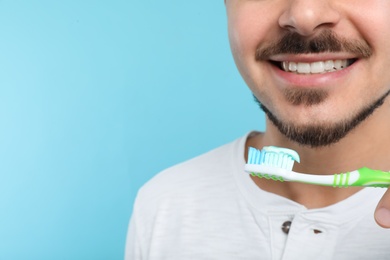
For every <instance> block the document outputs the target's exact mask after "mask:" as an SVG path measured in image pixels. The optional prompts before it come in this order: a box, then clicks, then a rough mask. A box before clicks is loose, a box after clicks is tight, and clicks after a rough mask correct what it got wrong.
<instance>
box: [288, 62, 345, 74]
mask: <svg viewBox="0 0 390 260" xmlns="http://www.w3.org/2000/svg"><path fill="white" fill-rule="evenodd" d="M347 66H348V60H327V61H316V62H312V63H306V62H293V61H283V62H282V68H283V70H285V71H291V72H296V73H302V74H309V73H311V74H316V73H325V72H331V71H336V70H341V69H344V68H346V67H347Z"/></svg>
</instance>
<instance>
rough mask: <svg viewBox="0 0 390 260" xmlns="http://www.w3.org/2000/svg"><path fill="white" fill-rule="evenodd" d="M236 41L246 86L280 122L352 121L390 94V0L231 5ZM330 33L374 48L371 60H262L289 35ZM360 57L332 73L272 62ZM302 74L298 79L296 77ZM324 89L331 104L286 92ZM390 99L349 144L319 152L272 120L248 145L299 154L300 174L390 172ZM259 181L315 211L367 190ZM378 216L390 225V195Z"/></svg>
mask: <svg viewBox="0 0 390 260" xmlns="http://www.w3.org/2000/svg"><path fill="white" fill-rule="evenodd" d="M225 4H226V10H227V17H228V29H229V40H230V45H231V49H232V53H233V56H234V60H235V62H236V65H237V68H238V70H239V71H240V73H241V75H242V77H243V78H244V80H245V82H246V83H247V85H248V86H249V88H250V89H251V91H252V92H253V94H254V95H255V96H256V98H257V99H258V100H259V101H260V102H261V103H262V104H264V105H265V106H266V107H267V108H268V109H269V110H270V111H271V112H272V113H273V114H274V115H275V116H276V117H277V118H278V119H279V120H280V121H282V122H284V123H286V124H293V125H294V126H297V127H301V128H305V127H308V126H328V125H335V124H337V123H339V122H342V121H345V120H349V119H350V118H352V117H353V116H354V115H356V114H357V113H358V112H359V111H361V110H362V109H363V108H364V107H366V106H368V105H370V104H372V103H373V102H375V101H376V100H377V99H379V98H380V97H382V96H383V95H384V94H385V93H387V92H388V91H389V90H390V73H388V69H389V68H390V59H389V57H390V44H389V42H390V30H389V29H388V25H389V24H390V16H389V13H390V1H388V0H372V1H366V0H353V1H351V0H315V1H313V0H226V1H225ZM325 30H328V31H329V30H330V31H332V33H334V34H335V35H336V36H337V37H340V38H341V37H342V38H344V39H346V40H349V41H351V42H355V43H364V44H366V45H367V46H369V48H370V49H371V52H372V54H371V55H370V56H369V57H363V56H362V55H357V54H356V53H352V52H350V51H338V52H323V53H308V54H287V53H279V54H274V55H271V56H270V57H268V60H256V58H255V57H256V50H258V49H259V48H263V47H266V46H268V45H270V44H272V43H274V42H277V41H278V40H279V39H280V38H281V37H282V36H283V35H285V34H286V33H287V32H295V33H297V34H299V35H301V36H303V37H305V38H306V39H310V38H314V37H316V36H318V35H320V34H321V33H323V32H324V31H325ZM351 58H353V59H355V60H356V62H355V63H353V64H352V65H351V66H349V67H348V68H346V69H344V70H341V71H337V72H330V73H324V74H316V75H314V76H313V75H309V74H301V75H296V74H294V73H291V72H282V71H281V70H280V69H279V68H277V67H276V66H274V65H273V64H271V63H270V60H273V61H277V62H281V61H295V62H316V61H324V60H336V59H351ZM293 74H294V75H293ZM295 89H299V90H300V91H302V90H303V91H306V90H319V91H322V92H326V93H327V97H326V99H325V100H324V101H322V102H320V103H318V104H314V105H306V104H299V105H297V104H293V103H292V102H290V101H289V100H288V99H287V98H286V96H285V91H286V90H295ZM389 118H390V100H389V98H386V99H385V101H384V103H383V105H381V106H380V107H379V108H377V109H376V110H375V111H374V112H373V113H372V115H371V116H369V117H368V118H367V119H365V120H364V121H363V122H361V123H360V124H358V125H357V126H356V127H355V128H354V129H352V130H351V131H350V132H348V133H347V135H346V136H345V137H343V138H342V139H341V140H339V141H337V142H336V143H333V144H331V145H326V146H319V147H312V146H310V145H303V144H299V143H297V142H295V141H292V140H291V139H289V138H287V137H286V136H285V135H283V134H282V133H281V132H280V131H279V130H278V129H277V128H276V127H275V126H274V125H273V124H272V122H271V121H270V120H268V119H267V120H266V131H265V132H264V133H257V134H254V135H252V136H251V137H250V138H249V139H248V141H247V146H254V147H257V148H261V147H263V146H266V145H276V146H282V147H287V148H291V149H294V150H296V151H297V152H298V153H299V154H300V156H301V163H300V164H299V165H297V166H296V167H295V168H294V170H296V171H300V172H307V173H312V174H333V173H340V172H346V171H351V170H355V169H358V168H360V167H363V166H367V167H370V168H373V169H380V170H384V171H389V170H390V160H389V157H388V156H389V153H390V151H389V150H390V134H389V133H390V120H389ZM253 181H254V182H255V183H256V184H257V185H258V186H259V187H260V188H262V189H264V190H267V191H269V192H273V193H276V194H279V195H281V196H284V197H287V198H289V199H292V200H294V201H296V202H299V203H301V204H303V205H305V206H306V207H308V208H318V207H324V206H327V205H331V204H334V203H337V202H339V201H341V200H343V199H345V198H347V197H349V196H351V195H353V194H354V193H356V192H358V191H359V190H360V189H361V188H348V189H335V188H332V187H320V186H315V185H307V184H301V183H292V182H291V183H289V182H283V183H282V182H274V181H267V180H263V179H259V178H254V179H253ZM375 219H376V221H377V223H378V224H379V225H380V226H382V227H386V228H389V227H390V191H387V192H386V193H385V195H384V196H383V198H382V200H381V201H380V202H379V204H378V207H377V210H376V213H375Z"/></svg>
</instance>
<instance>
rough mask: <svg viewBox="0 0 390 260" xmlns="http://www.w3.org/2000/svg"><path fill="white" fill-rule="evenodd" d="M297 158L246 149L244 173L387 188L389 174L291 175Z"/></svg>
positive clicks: (290, 154) (292, 153)
mask: <svg viewBox="0 0 390 260" xmlns="http://www.w3.org/2000/svg"><path fill="white" fill-rule="evenodd" d="M295 161H297V162H298V163H299V161H300V158H299V155H298V153H297V152H296V151H294V150H291V149H287V148H281V147H276V146H266V147H263V149H262V150H258V149H256V148H253V147H249V151H248V161H247V164H246V165H245V171H246V172H248V173H250V174H251V175H252V176H257V177H260V178H265V179H272V180H275V181H282V182H283V181H293V182H303V183H309V184H316V185H323V186H333V187H350V186H364V187H383V188H387V187H389V186H390V172H384V171H379V170H373V169H369V168H367V167H363V168H360V169H358V170H355V171H351V172H346V173H340V174H333V175H314V174H305V173H299V172H294V171H292V168H293V166H294V162H295Z"/></svg>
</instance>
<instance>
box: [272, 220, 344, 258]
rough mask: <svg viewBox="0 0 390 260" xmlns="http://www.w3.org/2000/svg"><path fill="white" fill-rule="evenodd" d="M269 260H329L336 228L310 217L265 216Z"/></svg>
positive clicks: (334, 241)
mask: <svg viewBox="0 0 390 260" xmlns="http://www.w3.org/2000/svg"><path fill="white" fill-rule="evenodd" d="M269 225H270V229H271V251H272V259H278V260H279V259H282V260H295V259H332V255H333V250H334V248H335V243H336V237H337V235H338V228H337V226H335V225H334V224H332V223H326V222H324V221H319V220H318V219H316V216H315V215H313V214H308V213H307V212H298V213H295V214H294V213H290V214H288V213H284V214H283V213H279V214H278V213H274V214H271V215H269Z"/></svg>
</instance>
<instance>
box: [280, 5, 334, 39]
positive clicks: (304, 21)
mask: <svg viewBox="0 0 390 260" xmlns="http://www.w3.org/2000/svg"><path fill="white" fill-rule="evenodd" d="M329 2H330V1H329V0H290V1H288V5H287V6H286V8H285V10H284V11H283V12H282V14H281V15H280V17H279V26H280V27H282V28H284V29H287V30H290V31H294V32H296V33H299V34H301V35H303V36H310V35H313V34H314V33H315V32H316V31H317V30H318V29H319V28H324V27H328V28H331V27H333V26H334V25H335V24H337V23H338V22H339V20H340V13H339V12H338V11H337V10H336V9H335V8H334V7H332V6H331V4H330V3H329Z"/></svg>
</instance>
